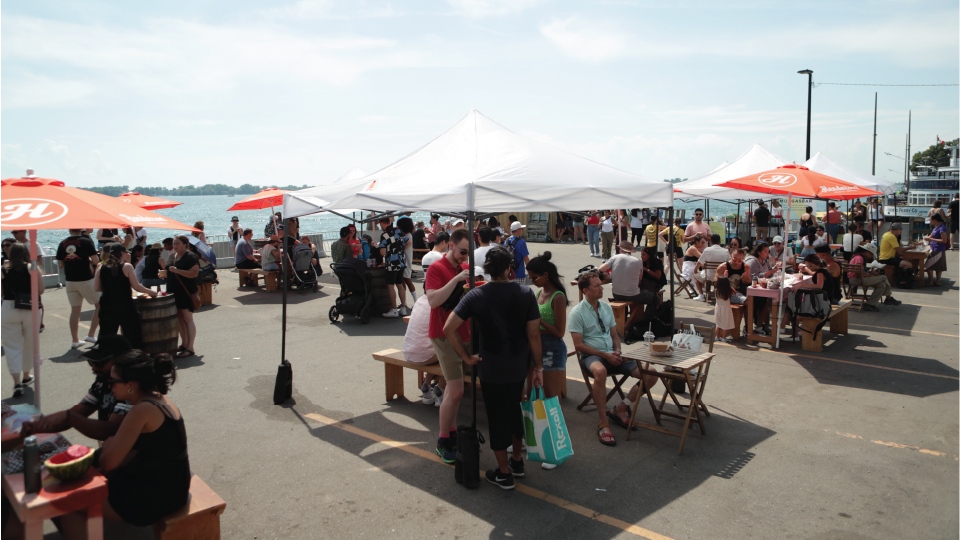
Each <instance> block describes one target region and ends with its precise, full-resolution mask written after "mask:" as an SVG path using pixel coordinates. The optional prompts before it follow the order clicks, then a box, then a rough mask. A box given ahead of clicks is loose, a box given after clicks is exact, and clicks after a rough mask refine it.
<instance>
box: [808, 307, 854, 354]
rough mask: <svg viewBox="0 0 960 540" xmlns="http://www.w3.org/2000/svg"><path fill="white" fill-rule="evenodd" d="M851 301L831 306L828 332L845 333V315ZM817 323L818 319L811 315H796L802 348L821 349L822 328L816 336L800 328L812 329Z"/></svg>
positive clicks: (846, 315) (819, 350)
mask: <svg viewBox="0 0 960 540" xmlns="http://www.w3.org/2000/svg"><path fill="white" fill-rule="evenodd" d="M852 303H853V302H844V303H842V304H839V305H834V306H833V309H832V310H831V311H830V333H832V334H846V333H847V317H848V315H849V311H850V304H852ZM819 323H820V321H819V320H818V319H815V318H813V317H797V324H798V326H799V329H798V331H800V333H801V334H802V337H801V345H802V347H803V350H805V351H812V352H821V351H823V330H821V331H820V332H817V337H816V338H814V337H813V333H812V332H807V331H803V330H802V329H804V328H807V329H809V330H813V329H815V328H816V327H817V324H819Z"/></svg>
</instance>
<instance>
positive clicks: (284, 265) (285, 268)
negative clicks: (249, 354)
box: [280, 218, 290, 364]
mask: <svg viewBox="0 0 960 540" xmlns="http://www.w3.org/2000/svg"><path fill="white" fill-rule="evenodd" d="M284 221H285V222H286V225H285V226H284V229H289V228H290V219H289V218H288V219H285V220H284ZM284 233H286V231H284ZM280 247H281V248H282V249H283V257H281V259H283V260H282V261H281V264H280V272H281V276H280V287H281V288H282V289H283V292H282V295H283V308H282V314H281V320H282V323H281V328H282V330H281V332H280V363H281V364H282V363H283V361H284V360H286V358H287V274H288V273H289V268H290V265H289V263H288V262H287V261H288V260H289V258H290V255H289V254H288V253H287V250H286V246H284V245H283V244H281V245H280Z"/></svg>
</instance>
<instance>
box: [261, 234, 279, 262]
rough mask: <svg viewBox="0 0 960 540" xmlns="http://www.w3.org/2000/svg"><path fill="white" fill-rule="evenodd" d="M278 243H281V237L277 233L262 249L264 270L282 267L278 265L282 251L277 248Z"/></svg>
mask: <svg viewBox="0 0 960 540" xmlns="http://www.w3.org/2000/svg"><path fill="white" fill-rule="evenodd" d="M278 244H280V238H279V237H278V236H277V235H273V236H271V237H270V240H267V243H266V244H265V245H264V246H263V248H262V249H261V250H260V262H261V264H262V265H263V269H264V270H279V269H280V267H279V266H278V265H277V261H278V260H280V251H279V250H278V249H277V245H278Z"/></svg>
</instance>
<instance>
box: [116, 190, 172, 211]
mask: <svg viewBox="0 0 960 540" xmlns="http://www.w3.org/2000/svg"><path fill="white" fill-rule="evenodd" d="M117 198H118V199H120V200H121V201H123V202H125V203H130V204H135V205H137V206H139V207H140V208H146V209H147V210H159V209H161V208H173V207H174V206H180V205H181V204H183V203H182V202H177V201H170V200H167V199H161V198H159V197H151V196H150V195H141V194H139V193H124V194H123V195H120V196H118V197H117Z"/></svg>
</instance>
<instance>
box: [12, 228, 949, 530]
mask: <svg viewBox="0 0 960 540" xmlns="http://www.w3.org/2000/svg"><path fill="white" fill-rule="evenodd" d="M545 250H550V251H552V252H553V255H554V256H553V260H554V261H555V262H556V263H558V266H559V268H560V272H561V274H562V275H563V276H564V277H565V282H567V281H569V280H571V279H573V277H574V276H575V275H576V274H577V269H578V268H580V267H582V266H584V265H587V264H595V265H597V266H599V259H594V258H591V257H589V256H588V253H589V251H588V248H587V246H585V245H572V244H562V245H561V244H530V251H531V253H532V254H536V253H539V252H542V251H545ZM952 253H953V254H955V253H956V251H954V252H952ZM323 263H324V265H325V266H327V265H328V264H329V263H330V259H323ZM948 265H949V267H950V270H949V271H948V272H946V273H945V274H944V277H943V283H944V286H942V287H927V288H923V289H912V290H895V296H896V297H897V298H899V299H900V300H902V301H903V305H901V306H898V307H892V308H888V307H883V308H882V311H881V312H880V313H867V312H863V313H858V312H857V311H856V310H851V313H850V315H849V322H850V327H849V330H850V333H849V334H848V335H845V336H837V335H833V334H831V333H830V332H829V330H828V329H827V331H826V332H825V338H824V350H823V352H822V353H812V352H804V351H802V350H801V348H800V346H799V344H789V343H788V344H785V345H784V346H783V347H782V349H781V350H780V351H771V349H770V347H769V346H768V345H760V346H759V347H756V346H751V347H747V346H746V345H745V344H744V342H743V341H739V342H735V343H734V344H731V345H728V344H717V345H716V347H715V353H716V358H715V360H714V362H713V367H712V370H711V372H710V378H709V382H708V385H707V387H706V390H705V393H704V401H705V402H706V403H707V405H708V406H709V409H710V412H711V416H710V417H709V418H707V419H706V422H705V427H706V435H701V434H700V433H699V431H698V430H697V429H696V428H695V427H694V428H692V429H691V431H690V435H689V437H688V438H687V442H686V447H685V449H684V452H683V455H681V456H678V455H677V447H678V443H679V441H678V439H677V438H675V437H672V436H669V435H665V434H662V433H657V432H654V431H648V430H640V431H637V432H635V434H634V435H633V436H631V440H630V441H624V435H625V431H624V430H623V429H620V428H617V427H614V428H613V429H614V434H615V435H616V437H617V441H618V444H617V446H616V447H614V448H608V447H605V446H602V445H601V444H600V443H599V441H598V440H597V433H596V424H597V414H596V412H595V409H593V408H592V407H588V408H587V409H585V410H584V411H578V410H577V409H576V405H577V404H579V403H580V401H581V400H582V399H583V398H584V397H585V396H586V388H585V386H584V384H583V383H582V382H581V374H580V370H579V369H578V368H577V366H576V365H575V364H574V363H571V364H570V365H568V369H567V378H568V397H567V398H566V399H564V400H562V403H563V412H564V415H565V417H566V423H567V426H568V429H569V432H570V435H571V440H572V443H573V448H574V450H575V452H576V453H575V455H574V456H573V457H572V458H571V459H570V460H569V461H567V462H566V463H564V464H563V465H561V466H560V467H559V468H557V469H555V470H552V471H545V470H541V469H540V468H539V467H537V466H536V465H537V464H535V463H531V462H528V467H527V469H528V472H527V476H526V478H524V479H521V480H518V481H517V484H518V489H517V490H516V491H513V492H504V491H502V490H500V489H497V488H496V487H494V486H491V485H489V484H487V483H485V482H482V485H481V487H480V489H479V490H476V491H471V490H467V489H464V488H463V487H462V486H460V485H458V484H456V483H455V482H454V478H453V468H452V467H450V466H447V465H443V464H442V463H439V462H438V460H437V458H436V457H435V456H433V455H432V452H433V448H434V446H435V441H436V438H437V409H436V408H434V407H433V406H425V405H423V404H422V403H420V400H419V391H418V389H417V387H416V384H415V382H414V380H415V374H414V372H412V371H407V372H406V373H405V392H406V397H405V398H404V399H399V400H394V401H386V400H385V399H384V366H383V364H381V363H380V362H376V361H374V360H373V359H372V358H371V353H373V352H376V351H380V350H383V349H388V348H397V349H399V348H401V346H402V340H403V334H404V331H405V324H404V323H403V321H402V320H401V319H384V318H380V317H376V318H374V320H373V321H372V322H371V323H370V324H368V325H363V324H361V323H360V321H359V320H358V319H355V318H353V317H345V318H341V320H340V321H339V322H338V323H336V324H332V323H331V322H330V320H329V319H328V317H327V313H328V310H329V309H330V306H331V305H332V303H333V301H334V299H335V297H336V295H337V294H338V293H339V287H338V286H337V282H336V279H335V278H334V277H333V276H332V274H331V273H330V272H329V270H328V271H327V273H326V274H325V275H324V276H323V277H322V278H321V282H322V283H323V284H324V287H323V288H322V290H321V291H320V292H318V293H313V292H310V293H307V294H304V295H300V294H298V293H297V292H292V293H290V295H289V300H290V302H289V306H288V310H287V320H288V324H287V328H288V332H287V342H286V344H287V357H288V358H289V360H290V361H291V362H292V364H293V374H294V397H293V400H291V401H289V402H288V403H287V404H284V405H283V406H275V405H274V404H273V402H272V395H273V385H274V379H275V376H276V372H277V365H278V363H279V361H280V339H281V332H280V329H281V306H280V293H279V292H275V293H267V292H265V291H264V290H263V289H260V290H252V289H249V288H243V289H240V288H239V287H238V276H237V274H236V273H235V272H233V271H230V270H224V271H221V272H220V284H219V285H218V286H217V287H216V289H215V292H214V304H213V305H210V306H205V307H204V308H202V309H201V310H200V311H199V312H198V313H197V314H196V321H197V327H198V329H199V330H198V337H197V341H196V351H197V354H198V356H196V357H192V358H188V359H183V360H179V361H178V371H177V382H176V384H175V385H174V386H173V388H172V390H171V392H170V394H169V397H170V399H172V400H173V401H174V403H176V404H177V405H178V406H179V407H180V409H181V411H182V413H183V416H184V418H185V422H186V428H187V433H188V439H189V455H190V464H191V468H192V470H193V472H194V473H196V474H198V475H199V476H200V477H201V478H203V479H204V481H206V483H207V484H208V485H209V486H210V487H211V488H212V489H214V490H215V491H216V492H217V493H219V494H220V496H221V497H223V499H224V500H225V501H226V502H227V509H226V511H225V513H224V514H223V516H222V517H221V525H222V529H223V538H231V539H233V538H257V539H274V538H290V539H300V538H332V537H338V538H384V537H390V538H398V539H399V538H410V539H416V540H422V539H424V538H503V537H518V538H528V539H533V538H543V539H550V540H554V539H557V538H578V539H597V540H606V539H610V538H636V537H643V538H650V539H661V538H673V539H678V540H679V539H707V538H709V539H718V540H719V539H727V538H730V539H733V538H810V539H829V538H838V539H839V538H843V539H851V538H852V539H857V538H864V539H866V538H871V539H872V538H898V539H900V538H924V539H928V538H956V537H957V534H958V525H960V519H958V507H960V501H958V481H957V478H958V465H960V462H958V455H960V449H958V377H960V372H958V367H960V366H958V337H960V336H958V334H960V329H958V322H960V315H958V288H957V268H958V267H960V261H958V260H957V257H956V256H955V255H953V256H951V257H950V259H949V262H948ZM417 268H418V269H419V267H417ZM418 273H419V274H420V279H418V280H416V282H417V287H418V291H422V272H418ZM608 289H609V288H608ZM607 292H609V290H608V291H607ZM569 294H570V297H571V298H572V302H573V303H575V302H576V298H577V293H576V291H575V290H570V291H569ZM43 300H44V306H45V308H46V310H47V312H46V318H45V322H46V330H45V331H44V333H43V334H42V335H41V350H42V354H43V356H44V357H45V358H47V361H46V363H45V364H44V365H43V366H42V368H41V369H42V376H41V380H42V392H43V405H44V406H43V409H44V411H45V412H47V413H50V412H54V411H57V410H61V409H64V408H68V407H70V406H72V405H74V404H76V403H77V402H78V401H79V400H80V398H82V397H83V395H84V394H85V392H86V390H87V387H88V386H89V384H90V383H91V382H92V375H91V374H90V370H89V368H88V366H87V364H86V363H85V362H84V361H83V359H81V358H80V356H79V355H80V352H81V351H77V350H71V349H70V335H69V331H68V329H67V317H68V315H69V306H68V304H67V299H66V295H65V294H64V292H63V291H62V290H61V291H58V290H48V291H47V292H46V294H44V298H43ZM573 303H572V304H571V307H572V305H573ZM411 305H412V303H411ZM676 313H677V318H678V319H679V320H681V321H683V322H684V323H690V322H697V323H699V324H710V325H712V324H713V310H712V307H711V306H709V305H707V304H704V303H701V302H695V301H692V300H689V299H686V298H680V299H678V300H677V310H676ZM90 315H91V311H90V310H89V309H87V308H86V307H85V311H84V313H83V317H82V322H83V324H88V323H89V319H90ZM85 331H86V329H84V328H81V332H82V333H83V332H85ZM566 340H567V346H568V348H570V350H573V349H572V342H571V340H570V337H569V333H568V334H567V337H566ZM662 390H663V387H662V386H658V387H657V388H655V390H654V391H655V393H658V394H659V393H661V392H662ZM11 393H12V385H11V384H10V380H9V377H8V376H6V375H5V376H4V378H3V395H4V396H6V399H4V401H5V402H10V403H19V402H30V401H31V400H32V397H33V389H32V388H31V389H28V391H27V393H26V395H25V396H24V397H23V398H20V399H16V400H14V399H11V398H10V397H9V396H10V394H11ZM469 398H470V394H469V391H468V394H467V396H465V400H464V402H463V404H462V405H461V409H460V421H461V423H465V422H467V421H468V419H469V416H468V413H469V404H470V399H469ZM612 401H614V402H615V401H617V399H616V398H615V399H614V400H612ZM645 405H646V404H645V403H641V413H640V414H639V416H640V417H641V419H642V420H644V421H646V422H650V423H652V422H653V415H652V413H651V412H650V410H649V408H648V407H646V406H645ZM479 416H480V420H481V426H480V427H481V430H482V431H485V430H486V425H485V420H484V414H483V412H482V404H481V413H480V415H479ZM664 425H665V426H667V427H671V428H676V427H678V426H679V423H678V422H676V421H673V420H667V419H665V420H664ZM65 435H66V436H67V437H68V438H69V439H70V440H71V441H72V442H74V443H81V444H84V443H85V444H92V442H91V441H89V440H86V439H85V438H84V437H83V436H82V435H80V434H79V433H77V432H74V431H71V432H67V433H65ZM493 466H494V458H493V454H492V452H490V450H489V448H488V447H487V448H485V449H484V450H483V451H482V453H481V468H482V469H486V468H491V467H493ZM53 530H54V529H53V528H52V526H51V525H49V524H48V531H53ZM108 532H109V533H110V535H111V536H113V537H115V538H136V537H143V538H150V537H151V536H150V533H149V529H140V530H136V529H133V528H126V527H118V526H114V525H111V526H109V527H108ZM47 537H48V538H56V537H58V535H57V534H56V533H54V532H51V533H50V534H48V535H47Z"/></svg>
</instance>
